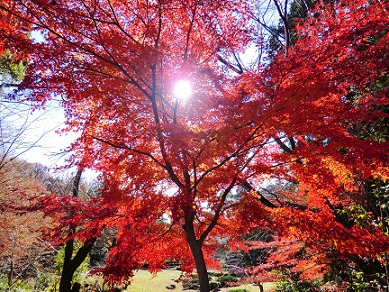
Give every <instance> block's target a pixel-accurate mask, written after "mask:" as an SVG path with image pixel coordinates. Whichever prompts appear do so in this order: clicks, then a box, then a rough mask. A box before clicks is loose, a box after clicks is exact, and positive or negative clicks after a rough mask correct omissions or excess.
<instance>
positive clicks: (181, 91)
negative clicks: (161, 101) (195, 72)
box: [174, 80, 192, 99]
mask: <svg viewBox="0 0 389 292" xmlns="http://www.w3.org/2000/svg"><path fill="white" fill-rule="evenodd" d="M191 94H192V88H191V86H190V83H189V81H187V80H180V81H178V82H177V83H176V85H175V86H174V95H175V96H176V97H177V98H179V99H187V98H188V97H189V96H190V95H191Z"/></svg>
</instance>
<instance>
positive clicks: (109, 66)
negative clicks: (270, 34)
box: [0, 0, 389, 291]
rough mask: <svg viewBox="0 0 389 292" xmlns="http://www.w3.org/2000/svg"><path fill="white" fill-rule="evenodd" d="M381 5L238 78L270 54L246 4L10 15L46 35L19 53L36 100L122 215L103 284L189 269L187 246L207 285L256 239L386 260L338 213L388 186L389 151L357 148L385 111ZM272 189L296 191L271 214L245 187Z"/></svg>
mask: <svg viewBox="0 0 389 292" xmlns="http://www.w3.org/2000/svg"><path fill="white" fill-rule="evenodd" d="M383 2H384V1H362V0H360V1H341V3H340V4H339V5H336V6H335V7H331V6H323V7H321V6H319V7H317V10H318V13H317V14H312V16H310V17H308V18H307V20H306V21H304V22H303V23H302V24H301V25H300V26H299V27H298V31H299V32H300V34H299V40H298V41H297V43H296V45H295V46H294V47H293V48H291V49H290V50H289V52H288V54H287V55H281V54H280V55H276V56H273V57H272V59H271V61H269V62H268V63H267V64H264V65H262V66H261V67H260V68H258V69H256V70H254V71H246V72H243V74H239V75H237V74H235V73H236V70H233V71H231V72H230V71H228V68H231V66H230V67H227V68H225V67H223V66H225V63H226V62H227V61H226V60H229V56H230V55H231V54H232V53H234V52H242V51H244V50H245V49H246V48H247V47H248V46H249V45H250V44H252V43H257V44H258V42H260V39H261V36H258V35H257V34H256V33H257V32H256V30H255V27H254V26H253V23H252V22H250V17H251V13H253V11H254V5H253V3H251V1H234V0H229V1H195V0H193V1H179V0H176V1H115V0H105V1H83V0H72V1H44V0H35V1H32V0H30V1H23V2H20V1H9V0H8V1H2V2H0V3H1V4H0V9H1V11H5V12H6V13H7V14H8V15H12V16H13V17H15V18H16V19H19V20H23V23H24V21H27V22H28V23H29V24H30V26H31V27H32V28H33V29H36V30H38V31H40V32H41V33H42V37H43V40H42V41H39V42H35V43H34V44H30V45H29V46H26V45H25V44H23V50H24V51H28V52H29V56H30V62H31V65H30V66H29V68H28V72H27V75H26V79H25V81H24V83H23V86H24V88H28V89H30V91H28V92H29V98H30V99H31V100H39V101H41V100H47V99H50V98H51V97H52V96H53V94H54V95H59V96H61V97H63V99H64V107H65V109H66V114H67V123H68V128H67V129H66V131H70V130H77V131H79V132H80V138H79V139H78V140H77V141H76V142H75V143H74V144H73V146H72V150H73V151H74V157H73V163H75V164H80V165H82V166H83V167H90V168H94V169H97V170H99V171H101V173H102V178H103V179H104V190H103V198H104V200H103V202H104V203H103V204H107V206H110V207H109V208H112V207H114V208H116V209H117V210H118V211H117V214H115V215H114V216H113V217H112V216H111V215H110V216H107V217H106V218H105V219H104V224H109V225H111V226H113V225H114V226H116V227H117V228H118V230H119V232H118V240H117V245H116V247H115V248H114V249H113V250H112V251H111V255H110V257H109V259H108V262H107V267H106V271H107V272H109V273H112V274H116V275H117V276H118V277H119V278H121V277H122V276H126V274H127V273H129V271H130V270H131V269H132V268H136V267H139V262H144V261H147V262H149V263H151V265H152V267H153V268H154V267H160V266H162V265H163V263H164V261H163V260H164V259H165V258H167V257H170V258H176V259H180V260H182V261H183V262H185V263H187V262H188V263H189V261H190V259H189V257H188V255H189V249H188V248H187V247H186V245H182V242H185V241H187V242H188V243H189V247H190V251H191V253H192V255H193V256H194V258H195V262H196V267H197V270H198V271H200V270H202V269H204V268H205V266H203V263H202V261H201V260H199V258H202V257H203V252H204V253H205V256H206V257H207V256H209V255H211V253H210V252H211V251H212V250H213V248H212V247H214V246H215V245H217V244H220V242H221V241H220V238H230V240H231V241H232V240H233V239H238V238H239V236H238V235H240V234H241V233H242V232H247V231H249V230H250V229H251V228H253V227H256V226H267V227H271V228H273V229H276V230H277V231H279V232H283V233H285V234H288V233H290V234H293V235H295V236H299V237H301V238H303V239H306V240H307V241H308V243H311V244H312V245H313V244H315V243H317V242H318V241H320V242H321V244H322V243H323V242H324V243H325V244H328V245H335V247H337V248H338V249H339V251H340V252H342V253H349V254H356V255H359V256H377V255H379V254H380V253H381V252H383V251H385V250H386V249H387V248H388V240H387V238H386V237H384V235H383V234H382V233H381V232H380V231H379V230H377V229H376V228H374V227H373V226H370V228H366V229H362V228H356V227H354V228H347V227H345V226H343V225H342V224H341V223H339V222H337V221H336V218H335V215H334V212H333V207H334V206H335V205H339V204H341V205H342V206H344V207H345V206H347V205H352V204H355V203H356V202H358V201H359V200H361V199H362V197H361V192H362V189H361V187H360V182H361V181H363V180H366V179H369V178H371V177H379V178H381V179H387V178H388V142H383V141H374V140H373V139H359V137H358V132H359V131H360V128H361V127H363V125H366V124H367V123H378V122H379V121H380V118H382V117H385V114H384V113H383V112H382V111H381V109H382V106H384V105H387V103H388V99H387V96H386V94H387V92H386V91H385V90H384V88H382V87H379V86H375V87H374V86H373V85H374V84H375V83H376V82H377V81H378V80H380V78H381V77H382V76H383V75H384V74H386V73H387V68H388V58H387V54H388V51H387V48H388V47H389V46H388V45H389V44H388V33H387V27H388V25H389V23H388V22H389V20H388V17H387V14H388V11H387V7H386V4H385V3H383ZM9 38H10V39H12V36H10V35H6V39H9ZM219 60H223V61H224V62H219ZM180 79H186V80H189V81H190V83H191V84H192V86H193V87H194V90H193V94H192V96H191V97H190V98H189V99H188V100H186V101H180V100H178V99H177V97H176V96H174V94H173V90H172V89H173V86H174V84H175V82H176V81H178V80H180ZM373 87H374V88H375V89H374V90H367V89H369V88H373ZM351 91H361V92H364V94H361V95H360V96H359V97H358V98H351V97H350V92H351ZM270 178H272V179H277V180H278V181H280V182H282V181H285V180H293V181H297V182H298V192H297V193H289V194H287V193H286V194H285V195H284V196H283V197H282V196H280V199H279V200H278V201H276V200H275V201H274V202H273V201H272V202H270V201H269V200H267V199H265V198H264V197H263V196H262V195H261V194H259V193H258V192H255V191H254V190H251V191H250V188H247V185H249V183H250V184H251V185H253V186H254V187H258V186H260V185H261V184H262V183H264V182H266V181H268V180H269V179H270ZM242 185H243V186H245V187H242ZM293 202H294V203H298V204H299V206H300V207H301V206H302V205H303V207H304V208H298V209H299V210H296V208H294V207H293V206H292V204H291V203H293ZM49 204H52V202H48V203H47V204H46V205H49ZM264 204H265V206H264ZM266 206H267V207H266ZM270 206H271V207H273V208H270V209H272V210H270V209H268V207H270ZM288 206H289V207H288ZM83 208H86V210H88V207H87V206H83ZM302 209H304V210H302ZM92 213H93V212H91V211H88V212H85V213H84V216H85V217H87V218H88V216H90V215H91V214H92ZM79 215H80V214H79ZM79 215H77V216H79ZM77 216H76V217H72V218H73V219H72V220H76V219H74V218H77ZM113 218H114V219H113ZM92 219H93V218H92V217H91V220H92ZM162 219H167V220H166V221H165V222H164V223H162V221H163V220H162ZM93 220H94V219H93ZM93 220H92V221H93ZM113 220H114V221H113ZM307 231H308V232H309V235H308V236H307ZM81 234H82V232H81V233H80V236H81ZM316 239H317V240H318V241H317V240H316ZM319 239H320V240H319ZM361 239H363V240H361ZM208 247H209V250H208ZM113 279H114V278H113ZM204 291H205V290H204Z"/></svg>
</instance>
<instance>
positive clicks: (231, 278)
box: [217, 275, 239, 287]
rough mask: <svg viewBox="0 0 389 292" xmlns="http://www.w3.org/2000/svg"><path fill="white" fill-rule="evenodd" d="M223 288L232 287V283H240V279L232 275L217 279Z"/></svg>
mask: <svg viewBox="0 0 389 292" xmlns="http://www.w3.org/2000/svg"><path fill="white" fill-rule="evenodd" d="M217 281H218V282H220V286H221V287H226V286H231V285H230V284H231V283H238V282H239V278H238V277H235V276H232V275H224V276H221V277H219V278H218V279H217Z"/></svg>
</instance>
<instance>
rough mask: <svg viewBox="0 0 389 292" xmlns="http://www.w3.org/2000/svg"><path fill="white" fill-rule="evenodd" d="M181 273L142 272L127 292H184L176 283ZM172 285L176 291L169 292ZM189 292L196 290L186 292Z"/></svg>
mask: <svg viewBox="0 0 389 292" xmlns="http://www.w3.org/2000/svg"><path fill="white" fill-rule="evenodd" d="M180 274H181V272H180V271H177V270H163V271H162V272H160V273H158V274H157V275H152V274H150V273H149V272H148V271H145V270H140V271H138V272H136V273H135V277H134V278H133V281H132V283H131V286H129V287H128V288H127V290H125V291H131V292H159V291H176V292H178V291H180V292H181V291H183V289H182V283H176V282H174V280H175V279H177V278H178V277H179V276H180ZM171 284H174V285H176V288H175V289H174V290H169V289H167V288H166V286H170V285H171ZM272 287H273V284H272V283H266V284H265V285H264V290H265V291H267V290H269V289H271V288H272ZM234 288H235V289H236V288H245V289H247V290H249V291H250V292H251V291H252V292H259V288H258V287H257V286H253V285H243V286H240V287H234ZM229 289H232V288H223V289H222V290H221V291H228V290H229ZM185 291H187V292H189V291H194V290H185Z"/></svg>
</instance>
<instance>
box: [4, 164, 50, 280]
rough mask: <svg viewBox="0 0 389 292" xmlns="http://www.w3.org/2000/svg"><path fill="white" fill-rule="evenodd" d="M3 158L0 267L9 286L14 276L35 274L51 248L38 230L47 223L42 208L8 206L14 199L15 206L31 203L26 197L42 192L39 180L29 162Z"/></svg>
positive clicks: (47, 220)
mask: <svg viewBox="0 0 389 292" xmlns="http://www.w3.org/2000/svg"><path fill="white" fill-rule="evenodd" d="M5 162H7V163H2V167H1V168H0V186H1V188H0V189H1V191H0V218H1V223H0V231H1V232H0V234H1V235H0V258H1V259H2V264H1V266H0V270H1V272H2V273H4V274H5V275H7V285H8V288H11V287H12V286H13V285H14V283H15V281H16V280H19V279H23V278H24V277H31V276H35V275H36V273H37V270H39V269H42V268H43V267H45V265H46V261H47V259H45V257H47V256H52V254H53V252H52V246H51V245H50V244H49V243H48V242H47V241H44V240H43V239H42V234H41V232H40V229H41V228H48V227H49V226H50V224H51V221H50V219H49V218H46V219H43V212H34V213H30V212H22V213H20V212H16V211H15V210H13V208H11V207H10V205H12V204H13V203H12V202H15V201H17V204H18V205H19V206H26V205H28V204H29V203H31V201H30V200H29V198H30V197H32V196H35V195H36V194H37V193H40V194H43V193H45V188H44V186H43V184H42V183H41V182H40V181H38V180H37V179H35V178H34V177H33V176H32V175H31V173H30V172H31V170H32V166H31V165H30V164H28V163H27V162H25V161H22V160H19V159H14V160H12V161H8V160H6V161H5ZM48 261H50V259H49V260H48Z"/></svg>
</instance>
